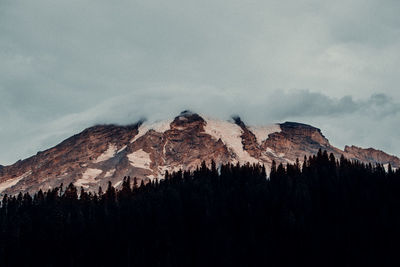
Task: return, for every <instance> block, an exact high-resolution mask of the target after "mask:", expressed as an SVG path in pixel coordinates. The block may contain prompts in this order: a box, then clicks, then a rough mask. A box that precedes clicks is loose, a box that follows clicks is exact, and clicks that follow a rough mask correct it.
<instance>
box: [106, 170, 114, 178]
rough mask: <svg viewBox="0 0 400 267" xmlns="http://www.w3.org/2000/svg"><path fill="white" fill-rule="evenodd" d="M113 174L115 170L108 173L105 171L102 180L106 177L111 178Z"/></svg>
mask: <svg viewBox="0 0 400 267" xmlns="http://www.w3.org/2000/svg"><path fill="white" fill-rule="evenodd" d="M114 173H115V169H112V170H109V171H107V172H106V174H105V175H104V178H106V177H111V176H113V175H114Z"/></svg>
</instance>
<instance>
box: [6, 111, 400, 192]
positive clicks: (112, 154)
mask: <svg viewBox="0 0 400 267" xmlns="http://www.w3.org/2000/svg"><path fill="white" fill-rule="evenodd" d="M319 149H323V150H327V151H328V152H330V153H334V155H335V156H337V157H340V156H341V155H344V156H345V157H348V158H350V159H355V160H359V161H362V162H366V163H380V164H389V163H390V164H391V165H392V166H393V167H395V168H398V167H400V160H399V158H397V157H395V156H390V155H388V154H386V153H384V152H382V151H378V150H374V149H362V148H357V147H347V146H346V148H345V150H344V151H342V150H340V149H338V148H335V147H333V146H331V145H330V144H329V141H328V140H327V139H326V138H325V137H324V136H323V134H322V133H321V131H320V130H319V129H317V128H314V127H312V126H309V125H305V124H300V123H294V122H285V123H283V124H274V125H267V126H258V127H251V126H248V125H246V124H245V123H244V122H243V121H241V119H240V118H239V117H235V118H234V120H233V121H221V120H213V119H208V118H203V117H201V116H199V115H198V114H195V113H191V112H189V111H185V112H182V113H181V114H180V115H179V116H177V117H176V118H174V119H173V120H170V121H160V122H156V123H147V122H138V123H136V124H134V125H130V126H117V125H100V126H94V127H91V128H88V129H86V130H84V131H83V132H81V133H79V134H77V135H75V136H72V137H71V138H68V139H67V140H65V141H64V142H62V143H60V144H59V145H57V146H55V147H53V148H51V149H48V150H46V151H44V152H39V153H37V155H35V156H32V157H30V158H28V159H25V160H22V161H18V162H16V163H15V164H13V165H10V166H4V167H1V166H0V194H5V193H8V194H16V193H18V192H20V191H22V192H31V193H32V192H36V191H38V190H39V189H42V190H48V189H51V188H54V187H57V186H59V185H60V184H61V183H63V184H64V185H67V184H69V183H71V182H72V183H74V184H75V185H76V186H78V187H81V186H82V187H83V188H85V189H87V190H90V191H97V190H98V188H99V186H102V187H103V188H104V187H105V186H106V184H107V183H108V181H111V182H112V184H113V185H114V186H116V187H118V186H120V185H121V181H122V178H123V177H124V176H128V175H129V176H131V177H137V178H138V179H139V180H145V181H148V180H151V179H154V178H162V177H163V175H164V173H165V171H166V170H168V171H173V170H178V169H180V168H182V169H194V168H196V167H197V166H198V165H200V164H201V162H202V161H203V160H205V161H206V162H207V163H210V162H211V160H212V159H214V160H215V161H216V163H217V164H222V163H228V162H231V163H238V162H239V163H241V164H244V163H247V162H250V163H261V164H265V165H266V167H267V169H268V168H269V167H270V165H271V162H272V160H275V161H276V162H278V163H288V162H289V163H291V162H294V161H295V160H296V159H297V158H299V159H300V160H301V159H302V158H303V157H304V156H309V155H313V154H316V153H317V152H318V150H319Z"/></svg>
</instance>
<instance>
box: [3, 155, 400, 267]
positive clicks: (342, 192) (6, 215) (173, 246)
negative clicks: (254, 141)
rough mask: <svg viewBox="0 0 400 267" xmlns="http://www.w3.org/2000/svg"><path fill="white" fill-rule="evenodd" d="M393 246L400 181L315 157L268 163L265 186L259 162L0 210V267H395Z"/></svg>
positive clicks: (43, 197) (392, 174)
mask: <svg viewBox="0 0 400 267" xmlns="http://www.w3.org/2000/svg"><path fill="white" fill-rule="evenodd" d="M78 191H79V192H78ZM78 196H79V197H78ZM399 249H400V172H399V171H398V170H397V171H393V170H392V169H391V167H390V166H389V169H388V171H385V169H384V168H383V166H381V165H377V166H372V165H365V164H361V163H358V162H352V161H349V160H346V159H345V158H343V157H342V158H340V159H339V160H337V159H335V157H334V156H333V155H328V154H327V153H326V152H321V151H320V152H319V153H318V155H316V156H312V157H309V158H305V159H304V163H302V164H300V163H299V161H297V162H296V163H295V164H288V165H285V166H284V165H282V164H281V165H279V166H276V164H275V163H273V165H272V170H271V173H270V176H269V177H268V179H267V175H266V171H265V168H264V167H263V166H260V165H244V166H239V165H232V164H228V165H222V166H220V167H218V168H217V167H216V166H215V163H214V162H213V163H212V164H211V167H210V168H208V167H207V166H206V164H205V163H203V164H202V165H201V166H200V167H199V168H198V169H197V170H195V171H194V172H182V171H179V172H176V173H173V174H168V173H166V175H165V179H164V180H161V181H158V180H154V181H152V182H151V183H147V184H145V185H144V184H142V185H138V184H137V182H136V179H133V181H131V179H130V178H129V177H128V178H124V181H123V183H122V189H120V190H116V189H115V188H113V187H112V186H111V183H109V186H108V188H107V189H106V190H105V192H104V193H103V192H102V190H101V189H100V190H99V192H98V193H97V194H93V193H88V192H85V191H84V190H83V189H82V188H81V189H78V188H75V187H74V186H73V185H72V184H70V185H69V186H67V187H66V188H63V187H62V186H60V187H59V188H55V189H53V190H49V191H47V192H42V191H39V192H38V193H36V194H35V195H34V196H30V195H29V194H19V195H18V196H13V197H9V196H5V197H4V199H3V200H2V205H1V208H0V266H163V267H168V266H191V267H192V266H399V264H400V254H399Z"/></svg>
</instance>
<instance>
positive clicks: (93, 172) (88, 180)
mask: <svg viewBox="0 0 400 267" xmlns="http://www.w3.org/2000/svg"><path fill="white" fill-rule="evenodd" d="M102 172H103V171H102V170H99V169H91V168H88V169H87V170H86V171H85V172H84V173H83V174H82V178H80V179H78V180H76V182H75V183H74V185H75V186H76V187H81V186H82V187H83V188H89V184H95V183H98V182H99V181H96V180H95V178H96V177H97V176H99V175H100V174H101V173H102Z"/></svg>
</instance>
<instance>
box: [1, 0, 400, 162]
mask: <svg viewBox="0 0 400 267" xmlns="http://www.w3.org/2000/svg"><path fill="white" fill-rule="evenodd" d="M399 12H400V1H398V0H393V1H391V0H385V1H378V0H374V1H372V0H352V1H350V0H346V1H329V2H328V1H304V0H297V1H283V0H276V1H266V0H259V1H258V0H256V1H243V0H240V1H239V0H229V1H228V0H225V1H221V0H212V1H208V0H203V1H190V0H183V1H176V0H170V1H161V0H160V1H154V0H146V1H132V0H129V1H125V0H117V1H108V0H107V1H106V0H96V1H94V0H93V1H89V0H68V1H66V0H65V1H58V0H35V1H15V0H0V123H1V125H2V127H0V164H3V165H6V164H11V163H13V162H15V161H16V160H18V159H20V158H25V157H28V156H30V155H33V154H35V153H36V152H37V151H38V150H44V149H46V148H48V147H50V146H53V145H55V144H57V143H58V142H60V141H61V140H63V139H64V138H66V137H69V136H71V135H72V134H74V133H77V132H79V131H81V130H82V129H84V128H86V127H88V126H91V125H93V124H95V123H111V122H115V123H121V124H123V123H132V122H135V121H136V120H137V119H139V118H141V117H143V116H147V117H149V118H150V119H158V118H164V117H166V116H173V115H176V114H177V113H178V112H179V111H181V110H183V109H192V110H194V111H197V112H200V113H205V114H208V115H212V116H215V117H221V118H227V117H229V115H231V114H239V115H241V117H242V118H243V119H244V121H247V122H249V123H253V124H255V123H269V122H283V121H286V120H292V121H299V122H305V123H310V124H312V125H314V126H316V127H319V128H321V129H322V131H323V133H324V134H325V135H326V136H327V137H328V139H330V141H331V143H332V144H334V145H336V146H339V147H340V148H343V146H344V145H345V144H355V145H359V146H363V147H371V146H372V147H375V148H378V149H383V150H385V151H387V152H389V153H392V154H396V155H400V139H399V130H398V129H399V128H398V125H399V121H400V90H399V89H400V88H399V84H400V73H399V72H400V71H399V70H400V53H399V52H400V16H398V14H399Z"/></svg>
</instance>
